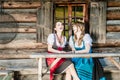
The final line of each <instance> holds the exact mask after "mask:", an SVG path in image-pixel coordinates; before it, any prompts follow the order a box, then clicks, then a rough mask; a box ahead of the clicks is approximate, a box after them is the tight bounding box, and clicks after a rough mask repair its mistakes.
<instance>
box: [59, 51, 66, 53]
mask: <svg viewBox="0 0 120 80" xmlns="http://www.w3.org/2000/svg"><path fill="white" fill-rule="evenodd" d="M59 53H67V52H65V51H60V52H59Z"/></svg>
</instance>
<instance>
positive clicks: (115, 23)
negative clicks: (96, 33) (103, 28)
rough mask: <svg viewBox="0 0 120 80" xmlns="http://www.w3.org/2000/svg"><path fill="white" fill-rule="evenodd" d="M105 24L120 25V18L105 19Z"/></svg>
mask: <svg viewBox="0 0 120 80" xmlns="http://www.w3.org/2000/svg"><path fill="white" fill-rule="evenodd" d="M107 25H120V20H107Z"/></svg>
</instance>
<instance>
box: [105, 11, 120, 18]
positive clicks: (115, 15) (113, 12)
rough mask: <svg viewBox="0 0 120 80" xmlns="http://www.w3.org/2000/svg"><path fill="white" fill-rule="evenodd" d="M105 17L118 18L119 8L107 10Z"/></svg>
mask: <svg viewBox="0 0 120 80" xmlns="http://www.w3.org/2000/svg"><path fill="white" fill-rule="evenodd" d="M107 13H108V14H107V19H108V20H120V16H119V15H120V10H119V11H115V10H114V11H108V12H107Z"/></svg>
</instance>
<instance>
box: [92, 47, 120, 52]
mask: <svg viewBox="0 0 120 80" xmlns="http://www.w3.org/2000/svg"><path fill="white" fill-rule="evenodd" d="M105 52H108V53H120V47H116V48H113V47H101V48H95V47H94V48H93V53H105Z"/></svg>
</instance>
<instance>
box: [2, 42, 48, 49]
mask: <svg viewBox="0 0 120 80" xmlns="http://www.w3.org/2000/svg"><path fill="white" fill-rule="evenodd" d="M46 47H47V45H45V44H43V43H32V42H31V43H30V42H23V43H8V44H0V49H35V48H43V49H46Z"/></svg>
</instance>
